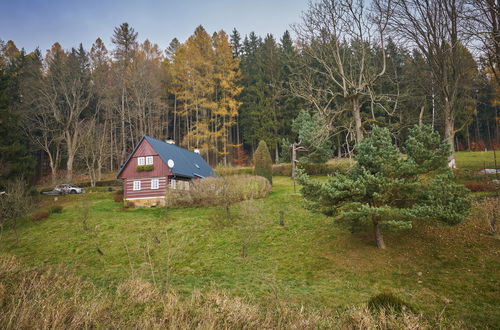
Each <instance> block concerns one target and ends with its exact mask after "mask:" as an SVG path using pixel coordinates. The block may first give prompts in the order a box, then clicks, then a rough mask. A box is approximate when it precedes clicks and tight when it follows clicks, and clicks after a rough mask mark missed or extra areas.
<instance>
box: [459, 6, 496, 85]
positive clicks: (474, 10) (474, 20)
mask: <svg viewBox="0 0 500 330" xmlns="http://www.w3.org/2000/svg"><path fill="white" fill-rule="evenodd" d="M467 5H468V6H467V10H466V11H465V12H464V15H463V16H464V18H465V19H466V21H467V25H466V26H467V30H466V31H467V32H468V33H469V35H470V36H471V37H472V38H473V39H474V41H475V42H476V43H473V44H475V45H477V46H478V47H477V48H479V50H480V51H481V52H482V54H483V55H484V57H485V58H486V60H487V63H488V67H489V68H490V69H491V72H492V74H493V76H494V77H495V80H496V82H497V84H500V0H468V1H467Z"/></svg>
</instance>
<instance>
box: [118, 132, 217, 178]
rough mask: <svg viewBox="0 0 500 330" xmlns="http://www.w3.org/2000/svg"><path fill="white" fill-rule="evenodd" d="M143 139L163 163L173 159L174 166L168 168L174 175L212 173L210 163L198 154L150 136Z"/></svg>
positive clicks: (193, 176) (201, 175) (203, 174)
mask: <svg viewBox="0 0 500 330" xmlns="http://www.w3.org/2000/svg"><path fill="white" fill-rule="evenodd" d="M143 139H146V140H147V141H148V142H149V144H150V145H151V146H152V147H153V149H155V150H156V152H157V153H158V155H159V156H160V158H161V159H162V160H163V162H164V163H165V164H167V163H168V160H169V159H171V160H173V161H174V166H173V167H172V168H171V169H170V170H171V171H172V173H173V174H174V175H178V176H184V177H188V178H195V177H198V178H204V177H207V176H211V175H212V174H213V171H212V168H211V167H210V165H208V164H207V162H206V161H205V160H204V159H203V158H202V157H201V156H200V155H199V154H197V153H195V152H192V151H189V150H187V149H184V148H181V147H179V146H176V145H175V144H169V143H165V142H163V141H160V140H157V139H154V138H152V137H151V136H147V135H144V136H143V137H142V139H141V141H142V140H143ZM139 144H140V142H139ZM139 144H137V145H139ZM132 154H133V153H132ZM131 156H132V155H131ZM126 163H128V160H127V162H125V164H126ZM124 167H125V166H124ZM120 172H121V170H120Z"/></svg>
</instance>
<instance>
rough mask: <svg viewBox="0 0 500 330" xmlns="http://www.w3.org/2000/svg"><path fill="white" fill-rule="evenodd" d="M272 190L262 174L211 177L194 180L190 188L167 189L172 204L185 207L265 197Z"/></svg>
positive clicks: (222, 203)
mask: <svg viewBox="0 0 500 330" xmlns="http://www.w3.org/2000/svg"><path fill="white" fill-rule="evenodd" d="M270 191H271V185H270V183H269V181H267V180H266V179H265V178H263V177H260V176H253V175H234V176H227V177H218V178H212V177H211V178H205V179H200V180H195V181H193V182H192V183H191V185H190V187H189V190H180V189H177V190H175V189H169V190H167V201H168V203H169V205H171V206H184V207H189V206H215V205H228V204H231V203H235V202H240V201H244V200H249V199H257V198H264V197H266V196H267V195H268V194H269V192H270Z"/></svg>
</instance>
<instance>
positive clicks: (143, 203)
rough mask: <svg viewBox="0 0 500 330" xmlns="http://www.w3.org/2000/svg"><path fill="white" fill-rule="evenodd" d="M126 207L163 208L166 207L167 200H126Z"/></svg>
mask: <svg viewBox="0 0 500 330" xmlns="http://www.w3.org/2000/svg"><path fill="white" fill-rule="evenodd" d="M124 203H125V206H128V207H135V208H144V207H163V206H165V198H161V197H156V198H147V199H132V200H124Z"/></svg>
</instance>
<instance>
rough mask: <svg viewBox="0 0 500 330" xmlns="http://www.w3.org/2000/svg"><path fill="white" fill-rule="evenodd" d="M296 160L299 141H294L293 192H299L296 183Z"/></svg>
mask: <svg viewBox="0 0 500 330" xmlns="http://www.w3.org/2000/svg"><path fill="white" fill-rule="evenodd" d="M296 161H297V143H296V142H294V143H292V179H293V192H294V193H296V192H297V188H296V185H295V173H296V169H295V166H296Z"/></svg>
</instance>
